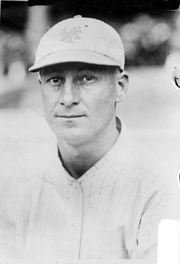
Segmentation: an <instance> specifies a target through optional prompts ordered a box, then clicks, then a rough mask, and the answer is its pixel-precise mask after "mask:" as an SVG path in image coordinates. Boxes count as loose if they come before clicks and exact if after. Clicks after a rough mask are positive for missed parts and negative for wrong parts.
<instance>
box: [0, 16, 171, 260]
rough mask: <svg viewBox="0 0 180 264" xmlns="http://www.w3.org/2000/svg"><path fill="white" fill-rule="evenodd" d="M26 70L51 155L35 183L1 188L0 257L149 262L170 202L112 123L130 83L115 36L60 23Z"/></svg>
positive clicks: (145, 158)
mask: <svg viewBox="0 0 180 264" xmlns="http://www.w3.org/2000/svg"><path fill="white" fill-rule="evenodd" d="M30 71H33V72H38V79H39V82H40V85H41V91H42V99H43V104H44V111H45V116H46V119H47V121H48V124H49V126H50V127H51V129H52V130H53V131H54V133H55V135H56V138H57V147H56V146H55V148H54V152H53V154H52V157H51V162H50V163H49V162H48V164H43V169H42V170H41V171H36V172H35V173H34V174H35V175H34V176H33V175H32V172H31V170H30V171H28V170H26V172H25V173H24V174H23V173H22V172H21V175H22V176H19V173H18V172H14V174H17V176H16V177H14V179H15V180H12V182H13V183H11V184H10V185H9V184H8V185H7V184H6V181H5V182H4V183H3V184H1V186H0V187H1V190H0V191H1V193H2V195H1V197H2V199H1V204H0V206H1V207H0V208H1V209H0V210H1V213H0V216H1V218H0V219H1V223H0V227H1V230H0V242H1V245H2V247H0V248H1V249H0V250H1V252H0V253H1V256H6V255H10V256H12V257H27V258H29V257H32V258H38V257H39V258H46V259H47V258H50V259H51V258H55V259H73V260H77V259H82V260H87V259H88V260H89V259H92V260H94V259H98V260H110V259H136V258H140V259H141V258H146V259H147V258H156V246H157V228H158V224H159V222H160V221H161V219H163V218H165V217H167V216H174V215H173V214H174V208H175V206H176V204H174V199H175V197H174V196H175V195H174V194H172V193H171V192H170V186H168V185H166V184H165V183H164V180H163V181H162V178H160V175H159V172H160V171H161V170H160V169H159V167H160V164H159V162H158V161H156V160H153V158H152V156H151V155H150V154H149V153H148V151H146V150H145V149H144V148H143V147H141V146H139V145H138V144H137V143H136V142H135V141H134V140H132V139H131V138H130V136H129V133H128V132H127V130H126V128H125V127H124V125H122V122H121V121H120V119H119V118H118V117H117V116H116V105H117V103H118V102H120V101H121V100H122V98H123V96H124V94H125V92H126V89H127V83H128V77H127V74H126V72H125V71H124V49H123V45H122V42H121V39H120V36H119V35H118V33H117V32H116V31H115V30H114V29H113V28H112V27H111V26H109V25H107V24H106V23H104V22H102V21H99V20H97V19H91V18H83V17H80V16H77V17H74V18H70V19H67V20H64V21H62V22H60V23H58V24H56V25H55V26H54V27H52V28H51V29H50V30H49V31H48V32H47V33H46V34H45V35H44V36H43V38H42V39H41V41H40V44H39V46H38V49H37V53H36V60H35V64H34V65H33V66H32V67H31V68H30ZM158 171H159V172H158ZM29 175H30V177H28V176H29ZM162 176H163V177H165V175H162ZM14 182H15V186H14ZM22 186H23V187H22ZM4 190H6V191H4ZM14 190H16V192H15V194H14ZM5 197H6V198H5ZM7 197H8V198H7ZM175 211H176V209H175ZM2 227H3V228H2Z"/></svg>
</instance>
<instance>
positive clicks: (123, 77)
mask: <svg viewBox="0 0 180 264" xmlns="http://www.w3.org/2000/svg"><path fill="white" fill-rule="evenodd" d="M128 82H129V77H128V74H127V72H125V71H123V72H119V73H117V75H116V91H117V99H116V102H117V103H119V102H121V101H122V98H123V96H124V94H125V93H126V91H127V88H128Z"/></svg>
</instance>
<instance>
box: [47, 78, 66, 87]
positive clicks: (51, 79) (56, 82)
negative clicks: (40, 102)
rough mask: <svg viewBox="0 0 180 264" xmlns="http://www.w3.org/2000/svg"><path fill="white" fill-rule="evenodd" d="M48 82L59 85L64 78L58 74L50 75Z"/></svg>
mask: <svg viewBox="0 0 180 264" xmlns="http://www.w3.org/2000/svg"><path fill="white" fill-rule="evenodd" d="M49 82H50V84H51V85H52V86H57V85H60V84H62V83H63V82H64V79H63V78H61V77H59V76H55V77H51V78H50V79H49Z"/></svg>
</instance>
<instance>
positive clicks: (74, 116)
mask: <svg viewBox="0 0 180 264" xmlns="http://www.w3.org/2000/svg"><path fill="white" fill-rule="evenodd" d="M83 116H84V115H56V117H60V118H78V117H83Z"/></svg>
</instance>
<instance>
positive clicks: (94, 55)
mask: <svg viewBox="0 0 180 264" xmlns="http://www.w3.org/2000/svg"><path fill="white" fill-rule="evenodd" d="M64 62H84V63H90V64H97V65H109V66H118V67H120V69H121V70H123V69H124V63H125V55H124V47H123V43H122V40H121V38H120V36H119V34H118V32H117V31H116V30H115V29H114V28H113V27H111V26H110V25H108V24H106V23H105V22H103V21H100V20H98V19H94V18H86V17H81V16H75V17H73V18H69V19H66V20H63V21H61V22H59V23H57V24H55V25H54V26H53V27H52V28H50V29H49V30H48V31H47V32H46V33H45V34H44V36H43V37H42V38H41V40H40V43H39V45H38V47H37V52H36V57H35V63H34V65H33V66H32V67H30V68H29V71H30V72H36V71H39V69H41V68H43V67H46V66H50V65H54V64H59V63H64Z"/></svg>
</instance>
